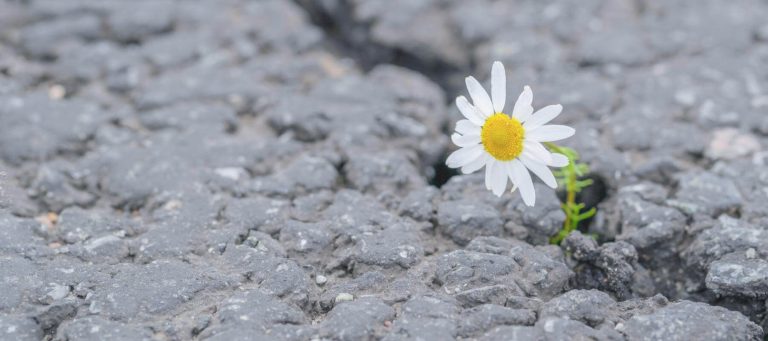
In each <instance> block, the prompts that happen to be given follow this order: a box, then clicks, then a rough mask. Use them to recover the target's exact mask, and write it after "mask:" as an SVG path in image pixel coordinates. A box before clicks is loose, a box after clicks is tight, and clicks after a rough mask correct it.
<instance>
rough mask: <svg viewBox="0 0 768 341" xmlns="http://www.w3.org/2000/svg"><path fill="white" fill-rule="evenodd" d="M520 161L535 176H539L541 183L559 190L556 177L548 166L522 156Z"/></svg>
mask: <svg viewBox="0 0 768 341" xmlns="http://www.w3.org/2000/svg"><path fill="white" fill-rule="evenodd" d="M520 161H522V162H523V164H524V165H525V167H526V168H528V169H529V170H531V172H533V174H536V176H538V177H539V179H541V181H544V183H545V184H546V185H547V186H549V187H552V188H557V180H555V175H554V174H552V171H551V170H549V167H547V165H545V164H543V163H541V162H538V161H536V160H534V159H531V158H529V157H527V156H525V155H522V156H520Z"/></svg>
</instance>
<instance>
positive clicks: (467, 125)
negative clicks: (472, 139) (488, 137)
mask: <svg viewBox="0 0 768 341" xmlns="http://www.w3.org/2000/svg"><path fill="white" fill-rule="evenodd" d="M456 132H457V133H459V134H461V135H478V136H479V135H480V127H478V126H477V125H476V124H474V123H472V121H470V120H459V121H458V122H456Z"/></svg>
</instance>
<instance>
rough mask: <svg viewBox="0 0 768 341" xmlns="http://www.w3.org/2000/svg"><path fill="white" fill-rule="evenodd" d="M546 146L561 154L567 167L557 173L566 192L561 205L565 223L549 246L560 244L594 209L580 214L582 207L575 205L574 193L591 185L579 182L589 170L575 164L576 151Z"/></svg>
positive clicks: (549, 144) (554, 145) (577, 157)
mask: <svg viewBox="0 0 768 341" xmlns="http://www.w3.org/2000/svg"><path fill="white" fill-rule="evenodd" d="M546 146H547V147H549V149H551V150H552V151H553V152H556V153H560V154H563V155H565V156H566V157H567V158H568V165H567V166H565V167H564V168H562V169H561V170H560V171H558V172H557V174H558V178H559V179H558V180H559V182H560V183H561V185H565V191H566V196H565V202H564V203H563V204H562V208H563V212H564V213H565V221H564V222H563V228H562V230H560V232H558V233H557V234H556V235H555V236H553V237H552V238H550V243H551V244H560V242H562V241H563V239H565V237H567V236H568V235H569V234H570V233H571V232H573V230H575V229H576V228H578V226H579V222H581V221H582V220H584V219H587V218H589V217H591V216H592V215H594V214H595V209H594V208H592V209H590V210H589V211H587V212H584V213H581V209H582V208H584V205H583V204H579V203H576V193H578V192H580V191H581V190H582V189H583V188H584V187H587V186H589V185H590V184H591V181H589V180H583V181H579V176H580V175H581V174H584V173H585V172H587V171H589V170H588V167H587V166H586V165H585V164H579V163H577V162H576V161H577V160H578V159H579V156H578V154H577V153H576V151H574V150H573V149H570V148H566V147H560V146H558V145H556V144H553V143H546Z"/></svg>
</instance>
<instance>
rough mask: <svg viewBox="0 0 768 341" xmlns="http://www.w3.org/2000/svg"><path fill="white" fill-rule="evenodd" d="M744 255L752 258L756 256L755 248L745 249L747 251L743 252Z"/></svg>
mask: <svg viewBox="0 0 768 341" xmlns="http://www.w3.org/2000/svg"><path fill="white" fill-rule="evenodd" d="M744 255H745V256H746V257H747V259H754V258H755V256H756V251H755V248H753V247H751V248H749V249H747V252H745V254H744Z"/></svg>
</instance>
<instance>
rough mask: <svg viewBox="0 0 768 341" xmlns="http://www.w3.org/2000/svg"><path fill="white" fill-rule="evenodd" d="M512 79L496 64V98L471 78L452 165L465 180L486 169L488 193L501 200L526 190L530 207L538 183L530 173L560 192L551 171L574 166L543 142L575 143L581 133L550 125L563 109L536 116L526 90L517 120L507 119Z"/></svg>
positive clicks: (450, 160)
mask: <svg viewBox="0 0 768 341" xmlns="http://www.w3.org/2000/svg"><path fill="white" fill-rule="evenodd" d="M506 82H507V79H506V74H505V71H504V65H502V64H501V62H494V63H493V67H492V68H491V96H488V93H487V92H486V91H485V89H483V86H482V85H480V83H479V82H478V81H477V80H476V79H475V78H474V77H471V76H470V77H467V78H466V83H467V90H469V96H470V97H472V103H471V104H470V103H469V101H467V98H466V97H464V96H459V97H457V98H456V106H457V107H459V111H461V114H462V115H464V117H465V118H466V119H465V120H460V121H458V122H457V123H456V132H455V133H454V134H453V135H451V140H453V143H455V144H456V145H457V146H459V147H460V148H459V150H457V151H455V152H453V153H452V154H451V155H450V156H448V159H447V160H446V162H445V163H446V164H447V165H448V167H451V168H461V172H462V173H464V174H469V173H473V172H475V171H477V170H479V169H481V168H483V166H485V187H486V188H487V189H489V190H491V191H492V192H493V194H495V195H497V196H501V194H502V193H504V190H505V189H506V188H507V179H509V180H510V181H511V183H512V185H511V186H512V191H515V189H516V188H520V195H521V196H522V197H523V201H524V202H525V204H526V205H528V206H533V205H534V203H535V202H536V192H535V191H534V189H533V180H532V179H531V175H530V174H529V173H528V171H531V172H532V173H533V174H536V176H538V177H539V178H540V179H541V180H542V181H543V182H544V183H545V184H547V185H548V186H549V187H552V188H556V187H557V181H556V180H555V177H554V175H553V174H552V171H551V170H550V169H549V167H564V166H566V165H568V158H567V157H566V156H565V155H562V154H557V153H550V152H549V150H547V149H546V148H545V147H544V145H542V142H552V141H558V140H562V139H565V138H568V137H571V136H572V135H573V134H574V133H575V130H574V129H573V128H571V127H568V126H564V125H547V124H546V123H548V122H549V121H551V120H552V119H554V118H555V117H557V115H560V112H561V111H562V110H563V106H561V105H559V104H557V105H550V106H546V107H544V108H542V109H541V110H539V111H537V112H536V113H534V112H533V106H531V102H532V101H533V93H532V92H531V88H530V87H528V86H525V87H524V88H523V93H522V94H520V97H518V98H517V102H515V106H514V108H512V112H511V115H508V114H506V113H504V102H506V97H507V84H506Z"/></svg>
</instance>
